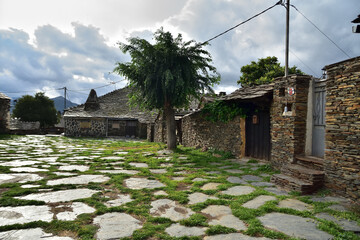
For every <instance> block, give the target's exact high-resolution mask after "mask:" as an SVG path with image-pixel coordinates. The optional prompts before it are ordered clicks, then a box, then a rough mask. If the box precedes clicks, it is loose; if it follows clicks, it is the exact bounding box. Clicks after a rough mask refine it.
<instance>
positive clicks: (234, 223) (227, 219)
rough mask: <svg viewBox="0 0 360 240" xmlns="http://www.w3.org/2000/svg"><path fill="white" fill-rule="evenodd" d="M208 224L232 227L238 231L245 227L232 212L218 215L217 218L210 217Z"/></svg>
mask: <svg viewBox="0 0 360 240" xmlns="http://www.w3.org/2000/svg"><path fill="white" fill-rule="evenodd" d="M209 225H221V226H225V227H228V228H234V229H236V230H238V231H241V230H246V229H247V227H246V225H245V223H244V222H243V221H241V220H240V219H239V218H237V217H235V216H234V215H232V214H229V215H224V216H220V217H218V218H217V219H212V220H211V221H210V222H209Z"/></svg>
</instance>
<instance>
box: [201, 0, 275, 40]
mask: <svg viewBox="0 0 360 240" xmlns="http://www.w3.org/2000/svg"><path fill="white" fill-rule="evenodd" d="M281 4H282V0H280V1H278V2H277V3H275V4H274V5H272V6H271V7H268V8H267V9H265V10H263V11H261V12H260V13H258V14H255V15H254V16H252V17H251V18H248V19H247V20H245V21H243V22H241V23H239V24H237V25H235V26H233V27H231V28H229V29H228V30H226V31H224V32H222V33H220V34H218V35H216V36H215V37H212V38H210V39H209V40H207V41H205V42H203V43H201V45H204V44H206V43H208V42H210V41H212V40H214V39H216V38H218V37H220V36H222V35H224V34H226V33H228V32H230V31H231V30H234V29H235V28H237V27H239V26H241V25H243V24H244V23H247V22H249V21H250V20H252V19H254V18H256V17H258V16H260V15H261V14H263V13H265V12H267V11H269V10H270V9H272V8H274V7H275V6H277V5H281Z"/></svg>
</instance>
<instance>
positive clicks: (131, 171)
mask: <svg viewBox="0 0 360 240" xmlns="http://www.w3.org/2000/svg"><path fill="white" fill-rule="evenodd" d="M98 172H101V173H111V174H128V175H135V174H138V173H139V171H137V170H127V169H114V170H99V171H98Z"/></svg>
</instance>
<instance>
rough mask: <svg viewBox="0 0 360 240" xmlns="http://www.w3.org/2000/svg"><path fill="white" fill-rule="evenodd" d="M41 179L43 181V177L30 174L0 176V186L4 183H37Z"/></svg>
mask: <svg viewBox="0 0 360 240" xmlns="http://www.w3.org/2000/svg"><path fill="white" fill-rule="evenodd" d="M41 179H43V177H41V176H39V175H37V174H31V173H12V174H0V185H1V184H4V183H17V182H18V183H26V182H33V181H39V180H41Z"/></svg>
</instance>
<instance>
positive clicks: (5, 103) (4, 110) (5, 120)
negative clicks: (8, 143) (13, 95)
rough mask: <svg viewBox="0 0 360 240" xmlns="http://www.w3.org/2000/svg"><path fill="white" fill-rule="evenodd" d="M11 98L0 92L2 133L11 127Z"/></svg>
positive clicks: (0, 128) (0, 126)
mask: <svg viewBox="0 0 360 240" xmlns="http://www.w3.org/2000/svg"><path fill="white" fill-rule="evenodd" d="M10 100H11V99H10V98H9V97H8V96H6V95H5V94H3V93H1V92H0V133H6V132H8V131H9V129H10Z"/></svg>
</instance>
